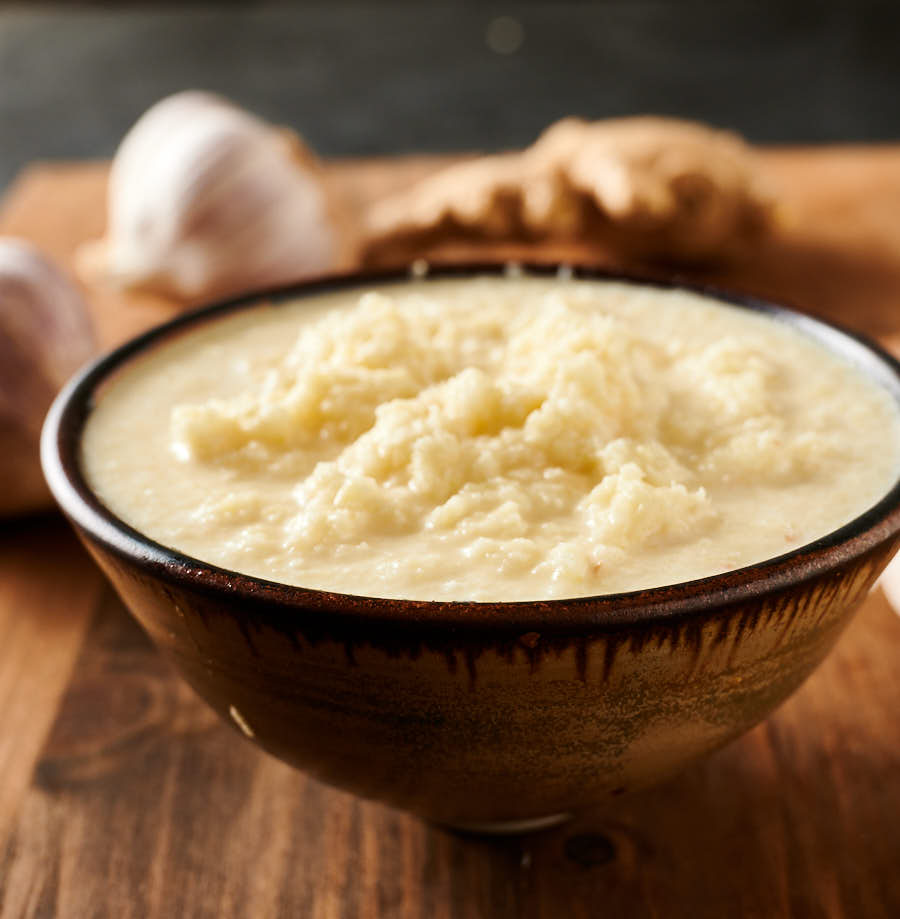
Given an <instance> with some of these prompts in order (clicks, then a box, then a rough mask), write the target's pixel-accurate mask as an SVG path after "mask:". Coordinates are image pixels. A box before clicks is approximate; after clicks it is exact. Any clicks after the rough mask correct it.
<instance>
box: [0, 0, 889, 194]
mask: <svg viewBox="0 0 900 919" xmlns="http://www.w3.org/2000/svg"><path fill="white" fill-rule="evenodd" d="M898 38H900V4H896V3H892V2H874V0H856V2H795V0H792V2H787V0H786V2H782V3H778V2H766V3H760V2H744V0H719V2H704V0H682V2H663V0H607V2H595V3H590V2H551V0H531V2H520V3H492V2H477V0H459V2H453V3H450V2H427V0H426V2H416V0H381V2H376V0H369V2H364V0H321V2H300V3H290V4H288V3H252V2H244V3H240V2H229V3H219V4H210V3H206V4H192V3H174V2H171V3H156V4H151V3H144V4H131V3H103V4H82V3H56V4H49V3H48V4H44V3H40V2H32V3H27V4H24V3H19V4H0V131H2V135H0V137H2V141H0V188H3V187H5V185H6V184H7V183H8V182H9V181H10V179H11V178H12V177H13V175H14V174H15V173H16V171H17V170H18V169H19V168H20V167H21V166H22V165H23V164H24V163H26V162H28V161H29V160H33V159H41V158H81V157H108V156H110V155H111V154H112V153H113V151H114V149H115V146H116V144H117V142H118V140H119V139H120V138H121V136H122V135H123V134H124V133H125V131H126V130H127V129H128V127H129V126H130V125H131V124H132V123H133V122H134V121H135V119H136V118H137V117H138V116H139V115H140V114H141V112H142V111H143V110H144V109H146V108H147V106H148V105H150V104H151V103H152V102H154V101H156V100H157V99H159V98H160V97H162V96H164V95H166V94H168V93H171V92H173V91H175V90H178V89H184V88H188V87H199V88H206V89H211V90H214V91H217V92H220V93H223V94H225V95H226V96H228V97H230V98H231V99H233V100H235V101H236V102H238V103H239V104H241V105H243V106H246V107H247V108H250V109H252V110H254V111H256V112H258V113H259V114H261V115H263V116H264V117H266V118H268V119H272V120H275V121H281V122H285V123H288V124H290V125H292V126H293V127H295V128H296V129H297V130H299V131H300V132H301V133H302V134H303V135H305V137H306V138H307V140H308V141H309V142H310V143H311V144H312V146H313V147H314V148H315V149H316V150H317V151H319V152H320V153H322V154H324V155H326V156H328V155H331V156H354V155H372V154H386V153H400V152H413V151H445V150H446V151H450V150H476V149H478V150H491V149H499V148H504V147H513V146H522V145H525V144H527V143H528V142H530V141H531V140H533V139H534V137H535V135H536V134H537V133H538V132H539V131H540V130H541V129H542V128H543V127H544V126H545V125H547V124H548V123H549V122H551V121H552V120H554V119H555V118H558V117H560V116H562V115H566V114H580V115H584V116H588V117H603V116H610V115H620V114H632V113H637V112H656V113H665V114H677V115H683V116H687V117H691V118H697V119H702V120H705V121H709V122H712V123H714V124H718V125H723V126H727V127H732V128H736V129H738V130H740V131H742V132H743V133H745V134H746V135H747V136H748V137H749V138H750V139H752V140H755V141H761V142H767V143H814V142H822V141H832V142H834V141H878V140H893V139H898V138H900V117H898V115H900V102H898V90H900V53H898V48H900V43H898Z"/></svg>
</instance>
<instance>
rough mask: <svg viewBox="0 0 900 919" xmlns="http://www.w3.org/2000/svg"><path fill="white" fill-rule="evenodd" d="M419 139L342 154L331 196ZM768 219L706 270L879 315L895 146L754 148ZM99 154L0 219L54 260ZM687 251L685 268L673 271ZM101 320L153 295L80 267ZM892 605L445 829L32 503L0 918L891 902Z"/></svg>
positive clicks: (418, 164)
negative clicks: (374, 158) (736, 251)
mask: <svg viewBox="0 0 900 919" xmlns="http://www.w3.org/2000/svg"><path fill="white" fill-rule="evenodd" d="M436 162H438V161H436V160H434V159H427V160H426V159H409V160H400V161H394V160H392V161H380V162H366V163H338V164H335V165H333V166H332V167H330V180H331V181H332V183H333V184H334V187H335V188H337V189H338V191H339V192H340V193H341V194H344V195H345V196H347V197H348V199H351V200H352V201H353V203H354V204H355V206H365V203H366V202H367V201H368V200H371V198H372V197H373V196H374V195H376V194H378V193H380V192H382V191H384V190H387V189H389V188H392V187H395V186H397V185H399V184H402V183H403V182H404V181H407V180H408V178H409V177H410V176H414V175H419V174H423V173H425V172H427V171H428V170H430V169H433V168H434V167H435V165H436ZM765 163H766V166H767V168H768V169H769V170H770V171H771V172H772V174H773V176H774V177H775V178H776V179H778V180H780V181H781V182H782V185H783V187H784V196H785V203H786V206H787V208H788V212H789V214H790V216H791V223H790V225H789V226H788V227H787V229H785V231H784V232H783V233H782V234H781V236H780V237H779V238H778V239H777V240H774V241H773V242H772V243H771V244H770V245H767V246H766V247H765V248H764V249H763V250H762V251H760V253H759V254H758V256H756V257H754V259H753V260H752V261H751V262H748V263H746V264H744V265H742V266H739V267H737V268H732V269H729V270H727V271H726V270H720V271H718V272H706V273H705V274H703V275H702V278H703V279H706V280H714V281H717V282H719V283H723V284H728V285H731V286H734V287H740V288H744V289H747V290H750V291H753V292H757V293H762V294H769V295H772V296H775V297H781V298H783V299H786V300H788V301H791V302H793V303H795V304H797V305H798V306H800V307H801V308H805V309H807V310H809V311H811V312H814V313H818V314H821V315H825V316H828V317H831V318H836V319H839V320H841V321H843V322H844V323H846V324H848V325H851V326H853V327H855V328H858V329H860V330H863V331H867V332H869V333H871V334H874V335H877V336H880V337H881V338H882V339H883V340H885V341H887V342H888V343H889V344H890V343H892V341H893V340H894V339H895V337H896V339H897V340H900V335H898V333H900V147H884V148H828V149H818V150H783V151H770V152H768V153H767V154H766V156H765ZM105 175H106V167H105V165H103V164H74V165H46V166H35V167H33V168H32V169H30V170H28V171H27V172H26V173H24V174H23V175H22V176H21V177H20V179H19V180H18V182H17V183H16V184H15V185H14V186H13V187H12V188H11V189H10V191H9V193H8V195H7V199H6V201H5V204H4V207H3V210H2V213H0V232H3V233H11V234H18V235H22V236H26V237H30V238H32V239H34V240H35V241H37V242H38V243H40V244H41V245H42V246H43V247H44V248H45V249H46V250H47V251H48V252H49V253H51V254H52V255H54V256H56V257H58V258H59V259H60V260H61V261H62V262H64V263H70V262H71V258H72V253H73V250H74V248H75V246H76V245H77V244H78V242H80V241H81V240H83V239H85V238H87V237H89V236H92V235H96V234H97V232H98V231H99V230H100V228H101V226H102V223H103V216H102V201H103V191H104V182H105ZM696 277H697V278H700V277H701V275H700V274H697V275H696ZM89 293H90V295H91V301H92V305H93V309H94V310H95V313H96V318H97V320H98V323H99V325H100V328H101V332H102V338H103V342H104V344H107V345H109V344H112V343H114V342H116V341H119V340H121V339H122V338H123V337H125V336H127V335H129V334H131V333H133V332H135V331H137V330H138V329H140V328H143V327H145V326H147V325H148V324H151V323H153V322H156V321H159V320H160V319H161V318H164V317H165V316H166V315H169V314H170V313H171V312H172V309H173V308H172V307H171V305H169V304H166V303H164V302H162V301H159V300H157V299H154V298H151V297H129V298H123V297H120V296H116V295H111V294H108V293H102V292H98V291H91V292H89ZM898 661H900V618H898V617H897V616H896V615H894V613H893V612H892V611H891V610H890V609H889V608H888V607H887V604H886V603H885V601H884V599H883V597H882V595H881V594H880V592H875V593H873V594H872V596H871V597H870V598H869V600H868V601H867V602H866V603H865V605H864V607H863V609H862V610H861V611H860V613H859V615H858V616H857V618H856V620H855V621H854V622H853V624H852V625H851V626H850V628H849V630H848V632H847V633H846V635H845V636H844V638H843V639H842V640H841V642H840V643H839V645H838V647H837V649H836V650H835V651H834V652H833V653H832V655H831V656H830V657H829V659H828V660H827V661H826V662H825V664H824V665H823V666H822V667H821V668H820V669H819V670H818V672H817V673H816V674H815V675H814V676H813V677H811V678H810V680H809V681H808V682H807V683H806V684H805V685H804V686H803V687H802V689H801V690H800V691H799V692H798V693H797V694H796V695H795V696H794V697H793V698H792V699H791V700H790V701H789V702H788V703H787V704H785V705H784V706H783V707H782V708H781V709H780V710H779V711H778V712H777V713H776V714H775V715H773V716H772V717H771V718H770V719H769V720H768V721H766V722H765V723H764V724H762V725H760V726H759V727H757V728H756V729H755V730H753V731H751V732H750V733H749V734H747V735H746V736H745V737H743V738H742V739H740V740H739V741H737V742H736V743H734V744H732V745H731V746H730V747H728V748H727V749H725V750H723V751H721V752H720V753H718V754H716V755H714V756H713V757H711V758H709V759H708V760H707V761H705V762H703V763H700V764H699V765H697V766H695V767H693V768H691V769H689V770H688V771H686V772H684V773H683V774H682V775H681V776H679V777H678V778H676V779H674V780H672V781H670V782H669V783H668V784H666V785H663V786H661V787H658V788H656V789H654V790H652V791H649V792H646V793H643V794H640V795H634V796H631V797H627V796H626V797H625V798H623V799H619V800H617V801H616V802H615V803H614V804H611V805H609V806H607V807H604V808H601V809H598V810H597V811H596V812H594V813H588V814H583V815H581V816H580V817H579V818H578V819H577V820H575V821H574V822H572V823H570V824H568V825H566V826H563V827H560V828H558V829H555V830H553V831H549V832H545V833H542V834H536V835H532V836H524V837H521V838H512V839H500V840H485V839H477V838H466V837H463V836H458V835H453V834H450V833H448V832H445V831H443V830H441V829H437V828H434V827H431V826H427V825H425V824H423V823H421V822H419V821H418V820H416V819H415V818H413V817H409V816H407V815H405V814H402V813H398V812H396V811H393V810H390V809H388V808H385V807H382V806H380V805H378V804H372V803H368V802H364V801H360V800H357V799H355V798H353V797H351V796H349V795H346V794H344V793H342V792H339V791H335V790H332V789H329V788H326V787H324V786H322V785H320V784H318V783H316V782H314V781H312V780H310V779H308V778H306V777H305V776H303V775H301V774H299V773H297V772H293V771H292V770H290V769H289V768H287V767H286V766H283V765H282V764H281V763H279V762H277V761H276V760H274V759H271V758H270V757H268V756H266V755H264V754H263V753H261V752H259V751H258V750H257V749H255V748H254V747H252V746H251V745H250V744H248V743H243V742H241V741H240V739H239V738H238V737H236V735H235V734H234V732H233V731H232V730H230V729H229V728H227V727H226V726H224V725H222V724H220V723H219V722H218V721H217V720H216V718H215V717H214V716H213V715H212V714H211V712H210V711H209V710H208V709H207V708H206V706H205V705H204V704H203V703H202V702H200V701H199V700H198V699H197V698H196V697H195V696H194V695H193V694H192V693H191V691H190V690H188V689H187V688H186V686H185V685H184V684H183V683H181V681H180V680H179V679H178V677H177V676H175V674H174V673H173V671H172V670H171V668H170V667H169V665H168V664H167V663H166V662H165V661H163V659H162V658H161V657H160V656H159V655H158V654H157V653H156V652H155V651H154V649H153V648H152V647H151V645H150V644H149V642H148V640H147V639H146V638H145V636H144V635H143V633H142V632H141V631H140V629H139V628H138V627H137V626H136V625H135V624H134V623H133V621H132V620H131V619H130V617H129V616H128V614H127V613H126V611H125V610H124V609H123V607H122V606H121V604H120V603H119V601H118V600H117V599H116V597H115V596H114V595H113V594H112V592H111V591H110V589H109V588H108V587H107V586H106V584H105V582H104V581H103V579H102V578H101V576H100V574H99V573H98V572H97V570H96V569H95V568H94V566H93V565H92V564H91V562H90V561H89V559H88V558H87V556H86V555H85V554H84V552H82V550H81V549H80V548H79V546H78V544H77V543H76V541H75V539H74V537H73V536H72V535H71V533H70V532H69V530H68V528H67V527H66V525H65V524H64V522H63V521H62V520H61V519H60V518H58V517H56V516H55V515H48V516H46V517H43V518H34V519H31V520H23V521H11V522H6V523H4V524H2V525H0V919H21V917H31V916H65V917H106V916H108V917H115V919H128V917H134V919H148V917H160V919H172V917H182V916H185V917H188V916H189V917H216V919H226V917H252V919H265V917H275V916H279V917H287V916H290V917H295V916H296V917H315V919H338V917H346V919H354V917H361V919H386V917H405V919H418V917H427V919H450V917H455V919H481V917H490V919H506V917H513V916H515V917H542V919H561V917H569V916H571V917H594V916H596V917H599V916H603V917H619V916H658V917H690V919H698V917H716V919H720V917H731V916H742V917H765V919H768V917H780V916H795V917H810V919H812V917H815V919H819V917H828V919H832V917H849V919H853V917H866V919H880V917H883V919H891V917H897V916H900V819H898V818H900V723H898V721H900V718H898V712H900V667H898Z"/></svg>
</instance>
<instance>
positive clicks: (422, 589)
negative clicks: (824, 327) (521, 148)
mask: <svg viewBox="0 0 900 919" xmlns="http://www.w3.org/2000/svg"><path fill="white" fill-rule="evenodd" d="M898 442H900V435H898V419H897V416H896V412H895V410H894V408H893V406H892V405H891V403H890V400H889V398H888V396H887V394H886V393H884V392H882V391H881V390H880V389H878V388H876V387H875V386H874V385H873V384H871V383H869V382H868V381H866V380H864V379H863V378H862V377H861V376H860V375H858V374H857V373H856V372H855V371H854V370H853V369H852V368H851V367H849V366H847V365H844V364H843V363H842V362H840V361H839V360H838V359H837V358H835V357H832V356H831V355H829V354H828V353H826V352H825V351H823V350H822V349H821V348H820V347H819V346H818V345H816V344H815V343H813V342H811V341H809V340H807V339H805V338H804V337H803V336H802V335H801V334H799V333H798V332H796V331H794V330H792V329H790V328H788V327H786V326H784V325H782V324H780V323H777V322H774V321H772V320H771V319H768V318H766V317H763V316H758V315H755V314H752V313H749V312H747V311H744V310H740V309H737V308H732V307H728V306H725V305H723V304H720V303H718V302H716V301H714V300H711V299H709V298H703V297H699V296H697V295H694V294H689V293H686V292H678V291H665V290H658V289H654V288H650V287H642V286H635V285H624V284H616V283H608V282H594V281H579V280H567V279H546V278H544V279H540V278H527V277H526V278H478V279H470V280H434V281H429V280H421V281H415V282H410V283H406V284H399V285H391V286H383V287H377V288H373V289H371V290H368V291H365V292H363V293H360V292H359V291H347V292H343V293H338V294H329V295H325V296H322V297H319V298H316V299H315V300H307V301H301V302H297V303H296V304H289V305H283V306H280V307H277V308H263V309H260V310H256V311H254V312H253V313H252V315H249V314H248V315H244V316H237V317H234V318H231V319H227V320H224V321H220V322H217V323H215V324H213V325H211V326H209V327H207V328H206V329H203V330H201V331H199V332H195V333H188V334H187V335H185V336H182V337H181V338H178V339H176V340H175V341H174V342H172V343H171V344H168V345H166V346H164V347H162V348H160V349H158V350H157V352H156V353H155V354H153V355H151V356H149V357H147V358H145V359H143V360H142V361H140V362H138V363H136V364H135V365H133V366H132V367H130V368H128V369H127V370H126V371H125V372H123V373H122V374H121V376H120V377H119V378H118V379H117V380H116V381H115V382H114V384H113V385H112V386H111V387H110V388H109V389H108V391H107V392H106V393H105V394H104V396H103V398H102V399H101V400H100V404H99V407H98V408H97V409H96V410H95V412H94V414H93V416H92V418H91V420H90V422H89V425H88V430H87V436H86V443H85V462H86V468H87V472H88V476H89V479H90V481H91V482H92V484H93V486H94V487H95V488H96V489H97V491H98V492H99V493H100V495H101V496H102V498H103V499H104V500H105V501H106V503H107V504H108V505H109V506H110V507H111V508H112V509H113V510H114V511H116V512H117V513H118V514H120V515H121V516H122V517H123V518H124V519H126V520H128V521H129V522H131V523H132V524H133V525H135V526H136V527H137V528H138V529H140V530H143V531H144V532H146V533H148V534H149V535H151V536H152V537H154V538H155V539H157V540H158V541H159V542H162V543H164V544H166V545H170V546H173V547H177V548H179V549H181V550H183V551H185V552H187V553H188V554H191V555H194V556H196V557H198V558H201V559H204V560H207V561H212V562H215V563H217V564H219V565H221V566H223V567H228V568H233V569H236V570H239V571H243V572H247V573H251V574H255V575H258V576H261V577H265V578H269V579H271V580H277V581H285V582H288V583H295V584H301V585H304V586H310V587H320V588H326V589H333V590H339V591H343V592H348V593H364V594H370V595H376V596H389V597H391V596H392V597H411V598H421V599H458V600H462V599H480V600H486V599H500V600H508V599H536V598H549V597H560V596H579V595H592V594H598V593H607V592H612V591H620V590H628V589H634V588H639V587H646V586H652V585H659V584H664V583H673V582H677V581H682V580H686V579H690V578H695V577H701V576H705V575H708V574H713V573H716V572H720V571H724V570H728V569H730V568H735V567H739V566H741V565H744V564H748V563H751V562H755V561H759V560H762V559H764V558H768V557H772V556H775V555H779V554H781V553H783V552H785V551H787V550H789V549H791V548H793V547H796V546H798V545H802V544H803V543H805V542H809V541H811V540H812V539H814V538H816V537H818V536H821V535H823V534H825V533H826V532H828V531H830V530H833V529H835V528H836V527H837V526H839V525H840V524H842V523H844V522H847V521H848V520H850V519H851V518H853V517H854V516H856V515H857V514H859V513H861V512H862V511H863V510H865V509H866V508H867V507H869V506H870V505H871V504H873V503H874V502H875V501H876V500H877V499H878V498H879V497H880V496H881V495H882V494H884V493H885V492H886V491H887V490H888V488H889V487H890V486H891V484H892V483H893V481H894V479H895V478H896V476H897V473H898Z"/></svg>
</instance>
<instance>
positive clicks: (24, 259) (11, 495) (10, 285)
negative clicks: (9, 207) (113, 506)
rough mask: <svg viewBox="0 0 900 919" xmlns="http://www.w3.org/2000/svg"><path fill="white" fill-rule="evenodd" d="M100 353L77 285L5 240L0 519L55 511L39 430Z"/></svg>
mask: <svg viewBox="0 0 900 919" xmlns="http://www.w3.org/2000/svg"><path fill="white" fill-rule="evenodd" d="M94 350H95V339H94V333H93V327H92V324H91V320H90V316H89V314H88V308H87V305H86V304H85V302H84V299H83V298H82V296H81V294H80V292H79V291H78V289H77V288H76V287H75V285H74V284H73V282H72V281H70V280H69V279H68V278H67V277H66V276H65V275H64V274H63V273H62V272H61V271H60V270H59V269H58V268H56V266H55V265H53V264H52V263H51V262H50V261H49V260H48V259H47V258H45V257H44V256H43V255H42V254H41V253H40V252H39V251H38V250H37V249H35V247H34V246H32V245H30V244H29V243H27V242H25V241H23V240H20V239H12V238H6V237H0V515H10V514H20V513H26V512H29V511H33V510H39V509H41V508H44V507H49V506H50V505H51V504H52V501H51V499H50V493H49V491H48V490H47V486H46V484H45V482H44V478H43V476H42V474H41V470H40V462H39V442H40V432H41V425H42V423H43V420H44V415H45V414H46V413H47V409H48V408H49V406H50V402H51V401H52V400H53V397H54V396H55V395H56V393H57V391H58V390H59V389H60V387H61V386H62V384H63V383H65V381H66V380H67V379H68V378H69V376H71V374H72V373H73V372H74V371H75V370H76V369H77V368H78V367H79V366H81V364H83V363H84V362H85V361H86V360H87V359H88V358H89V357H90V356H91V355H92V354H93V353H94Z"/></svg>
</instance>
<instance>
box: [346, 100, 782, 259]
mask: <svg viewBox="0 0 900 919" xmlns="http://www.w3.org/2000/svg"><path fill="white" fill-rule="evenodd" d="M773 213H774V208H773V204H772V197H771V195H770V193H769V192H768V190H767V189H766V187H765V182H764V180H763V178H762V177H761V176H760V175H759V172H758V169H757V166H756V163H755V159H754V155H753V151H752V150H751V148H750V147H749V146H748V145H747V144H746V143H745V142H744V141H743V140H742V139H741V138H740V137H738V136H737V135H735V134H732V133H730V132H728V131H721V130H716V129H713V128H709V127H706V126H705V125H701V124H696V123H693V122H688V121H680V120H676V119H669V118H656V117H638V118H621V119H612V120H608V121H596V122H586V121H582V120H580V119H575V118H566V119H563V120H562V121H559V122H557V123H556V124H554V125H551V126H550V127H549V128H548V129H547V130H546V131H545V132H544V133H543V134H542V135H541V136H540V137H539V138H538V140H537V141H536V142H535V143H534V144H533V145H532V146H531V147H529V148H527V149H526V150H524V151H522V152H518V153H504V154H496V155H492V156H484V157H478V158H473V159H470V160H466V161H464V162H462V163H459V164H457V165H454V166H451V167H449V168H447V169H444V170H442V171H441V172H438V173H436V174H435V175H432V176H430V177H428V178H426V179H424V180H423V181H421V182H420V183H418V184H417V185H415V186H413V187H412V188H410V189H408V190H406V191H404V192H402V193H400V194H397V195H394V196H391V197H388V198H385V199H382V200H381V201H380V202H378V203H376V204H375V205H374V207H372V208H371V210H370V211H369V213H368V214H367V215H366V226H365V242H364V245H363V257H364V261H366V262H367V263H368V264H377V265H385V264H398V263H402V262H405V261H409V260H411V259H413V258H416V257H419V256H427V255H428V253H429V250H431V249H433V248H435V247H437V246H440V245H442V244H445V243H448V242H450V243H452V242H475V243H477V242H504V243H506V242H522V243H537V242H541V243H544V242H551V241H552V242H557V243H558V242H571V243H586V242H587V243H592V242H596V243H598V244H600V245H602V246H604V247H607V248H611V249H612V250H613V251H616V252H620V253H622V254H623V255H626V256H631V257H637V258H639V259H648V260H663V261H670V262H702V261H716V260H721V259H727V258H731V257H733V256H735V255H739V254H741V253H743V252H745V251H747V250H748V249H749V248H751V247H752V245H753V244H754V243H756V242H757V241H758V240H759V239H760V238H761V237H762V236H764V235H765V234H766V232H767V231H768V230H769V228H770V227H771V225H772V222H773Z"/></svg>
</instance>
